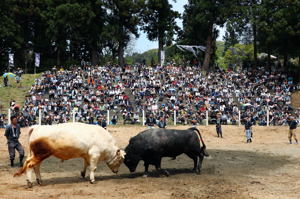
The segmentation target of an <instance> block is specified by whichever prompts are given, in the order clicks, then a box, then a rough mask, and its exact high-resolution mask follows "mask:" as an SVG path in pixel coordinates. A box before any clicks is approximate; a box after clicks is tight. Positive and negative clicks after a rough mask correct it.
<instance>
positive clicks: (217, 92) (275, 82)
mask: <svg viewBox="0 0 300 199" xmlns="http://www.w3.org/2000/svg"><path fill="white" fill-rule="evenodd" d="M295 89H299V88H296V86H295V85H294V84H293V80H292V79H291V78H290V77H288V76H287V75H286V74H284V73H279V72H274V71H273V72H272V71H266V70H264V68H258V69H255V70H241V71H236V72H234V71H222V70H218V71H214V72H210V73H208V74H207V75H204V74H203V73H202V72H201V70H200V68H199V67H196V66H173V65H168V66H155V67H148V66H143V65H131V66H128V65H127V66H125V67H119V66H117V65H107V66H86V67H77V66H76V67H75V66H74V67H71V68H70V69H68V70H64V69H57V68H53V69H52V70H51V71H46V72H44V73H43V74H42V75H41V77H40V78H38V79H36V80H35V83H34V84H33V85H32V87H31V89H30V91H29V93H28V95H27V96H26V99H25V103H24V107H23V108H22V110H19V114H20V115H21V116H22V117H21V119H23V124H22V125H24V126H26V125H32V124H34V123H35V122H36V117H37V116H38V115H39V110H40V111H41V114H42V123H43V124H55V123H62V122H68V121H70V120H72V119H73V117H75V120H76V121H79V122H85V123H90V124H97V123H98V124H100V125H102V126H106V125H107V123H110V124H117V123H118V122H122V123H124V124H126V123H131V124H135V123H141V122H142V120H141V117H142V112H143V111H142V110H144V113H145V116H146V117H147V118H149V117H150V115H151V117H153V118H155V120H156V121H158V122H159V121H161V122H162V121H169V122H170V121H171V120H173V118H174V112H176V118H177V123H180V124H191V125H196V124H203V122H204V119H205V118H206V111H208V113H209V118H210V119H209V123H215V120H216V115H217V114H221V121H222V124H237V122H238V118H239V111H240V114H241V119H243V118H245V117H246V116H250V117H251V118H252V120H253V121H254V122H255V123H256V124H258V125H266V124H267V117H266V115H267V111H269V115H270V124H271V125H283V124H285V122H286V119H287V117H288V116H289V115H294V116H296V118H299V117H300V111H299V110H294V109H292V107H291V93H292V92H293V91H294V90H295ZM268 109H269V110H268ZM107 110H109V113H110V118H109V121H106V119H107V116H106V114H107ZM73 114H74V116H73ZM121 118H122V119H121ZM166 123H167V122H166Z"/></svg>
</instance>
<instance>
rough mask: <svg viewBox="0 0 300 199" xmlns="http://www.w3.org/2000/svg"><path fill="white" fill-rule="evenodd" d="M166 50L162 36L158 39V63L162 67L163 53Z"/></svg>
mask: <svg viewBox="0 0 300 199" xmlns="http://www.w3.org/2000/svg"><path fill="white" fill-rule="evenodd" d="M163 50H164V42H163V37H162V36H159V38H158V54H157V57H158V60H157V63H158V64H159V65H161V64H162V63H161V51H163Z"/></svg>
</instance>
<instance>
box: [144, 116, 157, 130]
mask: <svg viewBox="0 0 300 199" xmlns="http://www.w3.org/2000/svg"><path fill="white" fill-rule="evenodd" d="M155 124H156V119H155V118H154V117H153V114H150V116H149V117H148V118H147V119H146V123H145V125H147V126H148V128H153V126H154V125H155Z"/></svg>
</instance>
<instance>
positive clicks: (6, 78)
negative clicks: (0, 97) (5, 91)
mask: <svg viewBox="0 0 300 199" xmlns="http://www.w3.org/2000/svg"><path fill="white" fill-rule="evenodd" d="M3 84H4V87H7V85H8V77H7V76H5V77H4V78H3Z"/></svg>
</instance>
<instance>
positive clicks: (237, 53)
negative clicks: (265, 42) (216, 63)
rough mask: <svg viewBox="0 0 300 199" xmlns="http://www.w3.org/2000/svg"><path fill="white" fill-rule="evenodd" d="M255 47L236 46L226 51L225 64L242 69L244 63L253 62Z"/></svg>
mask: <svg viewBox="0 0 300 199" xmlns="http://www.w3.org/2000/svg"><path fill="white" fill-rule="evenodd" d="M253 50H254V49H253V45H252V44H248V45H245V44H235V45H234V46H232V47H230V48H228V49H227V50H226V51H225V55H224V58H223V60H221V61H220V62H223V63H224V64H225V65H227V66H231V67H232V68H236V67H242V66H243V63H244V62H248V61H251V60H253Z"/></svg>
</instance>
